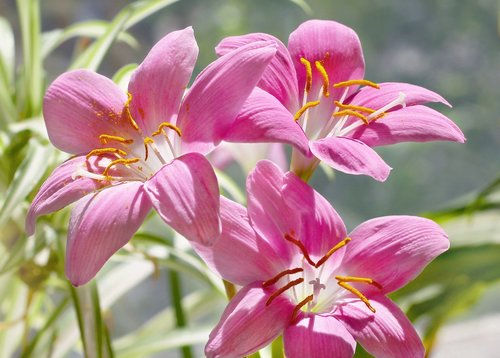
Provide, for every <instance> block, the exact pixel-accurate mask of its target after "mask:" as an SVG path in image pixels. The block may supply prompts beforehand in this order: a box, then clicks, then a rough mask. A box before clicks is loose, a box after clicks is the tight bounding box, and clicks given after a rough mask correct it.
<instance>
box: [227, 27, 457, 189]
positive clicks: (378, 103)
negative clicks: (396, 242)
mask: <svg viewBox="0 0 500 358" xmlns="http://www.w3.org/2000/svg"><path fill="white" fill-rule="evenodd" d="M262 40H273V41H276V42H277V43H278V53H277V55H276V57H275V58H274V59H273V60H272V61H271V64H270V65H269V67H268V68H267V69H266V71H265V73H264V75H263V76H262V79H261V81H260V82H259V84H258V87H260V88H261V89H263V90H265V91H266V92H268V93H269V94H271V95H272V96H274V98H275V99H277V100H278V101H279V102H281V104H282V105H283V106H284V107H285V108H286V109H287V110H288V111H289V114H288V118H289V121H296V122H297V123H299V124H300V125H301V126H302V128H303V130H304V132H305V135H306V136H307V138H308V139H309V140H310V143H309V148H310V151H311V152H312V154H311V153H309V155H303V154H302V153H300V152H297V151H294V155H293V159H292V167H293V169H294V171H295V172H297V173H299V174H300V175H301V176H303V177H305V178H307V177H308V176H309V175H310V174H311V173H312V171H313V170H314V168H315V167H316V166H317V164H318V163H319V161H320V160H322V161H324V162H325V163H326V164H328V165H329V166H331V167H333V168H334V169H337V170H340V171H342V172H345V173H349V174H365V175H369V176H372V177H373V178H375V179H376V180H379V181H384V180H385V179H386V178H387V176H388V175H389V172H390V170H391V168H390V167H389V166H388V165H387V164H386V163H385V162H384V161H383V160H382V158H380V156H379V155H378V154H377V153H376V152H375V151H374V150H373V149H372V148H371V147H375V146H380V145H388V144H393V143H398V142H403V141H414V142H426V141H434V140H447V141H455V142H464V140H465V139H464V136H463V134H462V132H461V131H460V129H459V128H458V127H457V126H456V125H455V124H454V123H453V122H452V121H451V120H449V119H448V118H447V117H445V116H444V115H442V114H440V113H439V112H437V111H435V110H433V109H430V108H428V107H425V106H422V104H424V103H426V102H441V103H444V104H446V105H449V104H448V102H446V100H445V99H443V98H442V97H441V96H439V95H438V94H436V93H434V92H432V91H429V90H427V89H425V88H422V87H418V86H414V85H410V84H406V83H380V84H377V83H374V82H371V81H368V80H365V79H363V76H364V72H365V63H364V58H363V52H362V49H361V44H360V41H359V38H358V36H357V35H356V33H355V32H354V31H353V30H352V29H350V28H348V27H346V26H344V25H342V24H339V23H337V22H334V21H321V20H311V21H307V22H305V23H303V24H302V25H300V26H299V27H298V28H297V29H296V30H295V31H294V32H293V33H292V34H291V35H290V39H289V41H288V49H287V48H286V47H285V45H283V43H281V42H280V41H279V40H278V39H276V38H275V37H273V36H271V35H268V34H262V33H255V34H248V35H244V36H235V37H228V38H226V39H224V40H223V41H222V42H221V43H220V44H219V45H218V47H217V53H218V54H220V55H222V54H226V53H230V52H231V51H232V50H234V49H235V48H239V47H240V46H244V45H246V44H248V43H252V42H254V41H262ZM359 86H364V87H363V88H362V89H361V90H359V89H358V88H359ZM254 97H255V96H251V97H250V98H249V101H251V100H253V98H254ZM257 100H258V101H259V103H260V104H261V105H264V103H265V102H264V99H263V98H258V99H257ZM247 115H248V113H247V112H245V111H243V112H242V114H240V117H245V116H247ZM281 116H285V114H281ZM249 123H252V121H251V120H247V121H246V124H247V126H248V124H249ZM253 125H254V126H255V127H256V128H260V127H261V126H263V123H262V122H256V123H254V124H253ZM268 126H269V124H268Z"/></svg>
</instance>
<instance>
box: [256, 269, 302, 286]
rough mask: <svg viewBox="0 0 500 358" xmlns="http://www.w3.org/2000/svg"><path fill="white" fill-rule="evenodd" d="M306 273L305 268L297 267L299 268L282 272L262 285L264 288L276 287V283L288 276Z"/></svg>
mask: <svg viewBox="0 0 500 358" xmlns="http://www.w3.org/2000/svg"><path fill="white" fill-rule="evenodd" d="M302 271H304V269H303V268H300V267H297V268H294V269H288V270H285V271H282V272H280V273H279V274H277V275H276V276H274V277H273V278H271V279H270V280H267V281H264V282H263V283H262V287H268V286H271V285H274V284H275V283H276V282H278V281H279V280H280V279H281V278H282V277H285V276H286V275H293V274H294V273H299V272H302Z"/></svg>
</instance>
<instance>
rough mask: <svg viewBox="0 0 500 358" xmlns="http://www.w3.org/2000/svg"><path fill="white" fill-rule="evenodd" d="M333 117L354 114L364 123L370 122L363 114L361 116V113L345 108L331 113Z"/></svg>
mask: <svg viewBox="0 0 500 358" xmlns="http://www.w3.org/2000/svg"><path fill="white" fill-rule="evenodd" d="M333 116H334V117H342V116H354V117H358V118H359V119H361V120H362V121H363V122H365V124H368V123H370V122H369V121H368V118H366V117H365V116H363V115H362V114H361V113H359V112H355V111H352V110H350V109H345V110H343V111H339V112H335V113H334V114H333Z"/></svg>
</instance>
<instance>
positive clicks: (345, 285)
mask: <svg viewBox="0 0 500 358" xmlns="http://www.w3.org/2000/svg"><path fill="white" fill-rule="evenodd" d="M337 284H338V285H339V286H340V287H343V288H345V289H346V290H347V291H349V292H351V293H352V294H354V295H356V296H358V297H359V299H360V300H361V301H363V303H364V304H365V305H366V307H368V308H369V309H370V311H372V312H373V313H375V312H376V310H375V308H373V306H372V305H371V304H370V301H369V300H368V298H366V296H365V295H363V294H362V293H361V292H359V290H357V289H355V288H354V287H352V286H351V285H349V284H348V283H346V282H342V281H341V282H337Z"/></svg>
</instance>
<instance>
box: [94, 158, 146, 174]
mask: <svg viewBox="0 0 500 358" xmlns="http://www.w3.org/2000/svg"><path fill="white" fill-rule="evenodd" d="M139 160H140V159H139V158H132V159H124V158H120V159H117V160H113V161H112V162H111V163H109V164H108V166H107V167H106V169H104V171H103V172H102V175H103V176H105V177H109V175H108V172H109V170H110V169H111V167H113V166H115V165H118V164H123V165H129V164H134V163H137V162H138V161H139Z"/></svg>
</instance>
